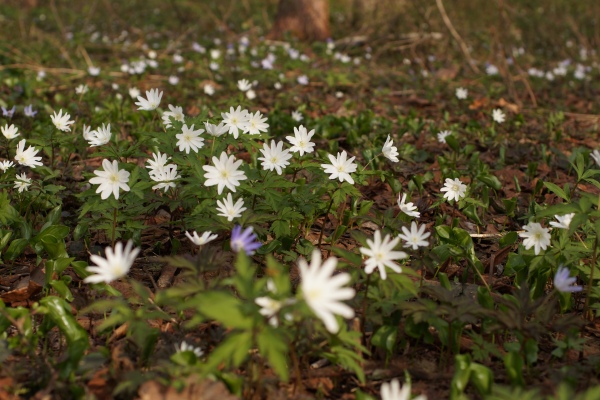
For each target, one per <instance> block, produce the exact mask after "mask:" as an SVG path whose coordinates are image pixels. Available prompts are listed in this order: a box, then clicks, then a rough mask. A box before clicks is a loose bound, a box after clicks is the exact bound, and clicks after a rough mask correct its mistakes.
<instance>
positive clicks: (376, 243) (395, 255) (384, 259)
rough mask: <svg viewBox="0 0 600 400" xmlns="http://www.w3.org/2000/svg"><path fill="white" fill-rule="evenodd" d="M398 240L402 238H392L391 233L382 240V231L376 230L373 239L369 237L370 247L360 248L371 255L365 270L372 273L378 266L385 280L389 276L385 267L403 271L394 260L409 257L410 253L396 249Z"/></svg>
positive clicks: (365, 253)
mask: <svg viewBox="0 0 600 400" xmlns="http://www.w3.org/2000/svg"><path fill="white" fill-rule="evenodd" d="M398 242H400V238H395V239H392V238H391V236H390V235H385V237H384V238H383V240H382V239H381V231H375V235H374V236H373V240H371V239H367V245H368V246H369V247H361V248H360V252H361V253H362V254H364V255H365V256H367V257H369V258H367V260H366V261H365V272H366V273H367V274H371V273H373V271H374V270H375V268H377V269H379V274H380V275H381V279H383V280H385V279H386V278H387V273H386V270H385V267H388V268H389V269H391V270H392V271H394V272H397V273H400V272H402V268H401V267H400V266H399V265H398V264H396V263H395V262H394V260H401V259H403V258H407V257H408V254H406V253H405V252H403V251H394V247H396V246H397V245H398Z"/></svg>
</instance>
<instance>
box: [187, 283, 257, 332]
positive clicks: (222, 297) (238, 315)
mask: <svg viewBox="0 0 600 400" xmlns="http://www.w3.org/2000/svg"><path fill="white" fill-rule="evenodd" d="M186 306H187V307H189V306H193V307H196V310H197V311H198V312H199V313H201V314H202V315H204V316H206V317H207V318H209V319H213V320H215V321H219V322H220V323H222V324H223V325H224V326H225V327H226V328H238V329H250V328H251V327H252V320H253V319H252V317H249V316H248V315H247V314H246V313H244V312H243V311H242V302H241V301H240V300H239V299H238V298H236V297H234V296H233V295H232V294H231V293H228V292H219V291H211V292H203V293H199V294H197V295H195V296H194V297H193V298H192V299H191V300H189V301H188V302H186Z"/></svg>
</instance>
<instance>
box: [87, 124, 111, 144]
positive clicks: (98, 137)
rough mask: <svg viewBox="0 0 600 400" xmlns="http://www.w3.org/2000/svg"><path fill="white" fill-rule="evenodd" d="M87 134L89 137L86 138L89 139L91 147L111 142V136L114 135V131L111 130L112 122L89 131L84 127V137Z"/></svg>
mask: <svg viewBox="0 0 600 400" xmlns="http://www.w3.org/2000/svg"><path fill="white" fill-rule="evenodd" d="M88 129H89V128H88ZM86 136H87V137H88V139H86V140H87V141H88V144H89V145H90V147H96V146H104V145H105V144H106V143H108V142H110V138H111V137H112V133H111V132H110V124H108V126H105V125H104V124H102V127H98V129H96V130H94V131H88V132H87V133H86V132H85V129H84V138H85V137H86Z"/></svg>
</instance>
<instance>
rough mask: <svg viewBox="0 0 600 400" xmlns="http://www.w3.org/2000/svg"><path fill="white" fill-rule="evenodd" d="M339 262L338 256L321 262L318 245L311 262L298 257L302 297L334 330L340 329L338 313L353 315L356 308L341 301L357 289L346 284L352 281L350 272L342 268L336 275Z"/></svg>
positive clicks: (348, 298)
mask: <svg viewBox="0 0 600 400" xmlns="http://www.w3.org/2000/svg"><path fill="white" fill-rule="evenodd" d="M336 266H337V258H335V257H330V258H328V259H327V260H325V262H324V263H323V264H321V251H320V250H318V249H315V250H313V253H312V259H311V260H310V266H309V265H308V263H307V262H306V260H305V259H304V258H300V259H298V268H300V275H301V277H302V283H301V284H300V286H301V288H302V297H303V298H304V300H305V301H306V304H308V306H309V307H310V308H311V310H312V311H313V312H314V313H315V314H316V316H317V317H318V318H319V319H320V320H321V321H323V323H324V324H325V328H327V330H328V331H329V332H331V333H336V332H337V331H338V330H339V325H338V322H337V320H336V318H335V315H341V316H342V317H344V318H353V317H354V310H353V309H352V308H350V307H349V306H348V305H346V304H344V303H342V301H343V300H350V299H352V298H354V294H355V291H354V289H352V288H349V287H343V286H344V285H345V284H347V283H348V282H350V279H351V278H350V274H348V273H345V272H342V273H339V274H335V275H334V272H335V267H336Z"/></svg>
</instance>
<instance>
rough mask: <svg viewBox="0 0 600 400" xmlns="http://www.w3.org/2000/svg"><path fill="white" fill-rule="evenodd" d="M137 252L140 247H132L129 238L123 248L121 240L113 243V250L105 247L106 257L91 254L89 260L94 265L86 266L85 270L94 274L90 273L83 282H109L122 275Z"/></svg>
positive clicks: (127, 269) (125, 272)
mask: <svg viewBox="0 0 600 400" xmlns="http://www.w3.org/2000/svg"><path fill="white" fill-rule="evenodd" d="M139 252H140V249H139V248H135V249H134V248H133V242H132V241H131V240H129V241H128V242H127V245H126V246H125V248H124V249H123V243H121V242H119V243H117V244H116V245H115V249H114V251H113V249H112V248H111V247H107V248H106V250H105V253H106V258H104V257H100V256H98V255H95V254H92V255H91V256H90V261H91V262H93V263H94V264H96V265H92V266H91V267H87V271H88V272H91V273H92V274H95V275H90V276H88V277H87V278H85V279H84V280H83V281H84V282H85V283H100V282H105V283H110V282H112V281H114V280H116V279H119V278H122V277H124V276H125V275H127V273H128V272H129V270H130V269H131V266H132V265H133V262H134V261H135V258H136V257H137V255H138V253H139Z"/></svg>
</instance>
